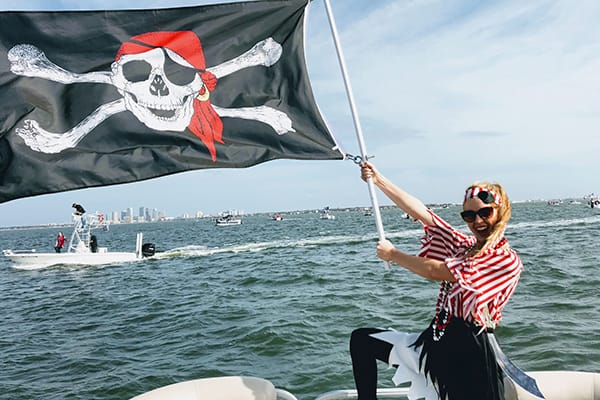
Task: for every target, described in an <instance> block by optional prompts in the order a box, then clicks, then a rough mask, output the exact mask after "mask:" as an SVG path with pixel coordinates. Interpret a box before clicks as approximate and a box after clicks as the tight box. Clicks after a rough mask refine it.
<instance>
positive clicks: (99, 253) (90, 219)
mask: <svg viewBox="0 0 600 400" xmlns="http://www.w3.org/2000/svg"><path fill="white" fill-rule="evenodd" d="M73 222H74V224H73V233H72V234H71V237H70V240H69V246H68V248H67V251H66V252H64V253H56V252H55V253H41V252H37V251H35V250H2V254H3V255H4V256H5V257H7V258H9V259H10V260H11V261H12V262H13V263H15V264H16V265H17V267H18V268H23V269H38V268H43V267H49V266H51V265H59V264H67V265H68V264H78V265H102V264H113V263H121V262H129V261H135V260H140V259H142V258H144V257H151V256H153V255H154V252H155V247H154V244H153V243H145V244H142V233H141V232H139V233H138V234H137V238H136V245H135V252H131V253H128V252H109V251H108V249H107V248H106V247H98V240H97V236H96V235H95V234H92V232H93V231H94V230H98V229H102V230H105V231H106V230H108V227H109V224H108V222H107V221H106V220H105V219H104V216H103V215H102V214H99V213H96V214H83V215H78V214H73Z"/></svg>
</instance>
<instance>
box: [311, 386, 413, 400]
mask: <svg viewBox="0 0 600 400" xmlns="http://www.w3.org/2000/svg"><path fill="white" fill-rule="evenodd" d="M377 398H378V399H408V388H406V387H398V388H378V389H377ZM339 399H358V392H357V391H356V389H339V390H332V391H330V392H326V393H323V394H320V395H318V396H317V397H316V400H339Z"/></svg>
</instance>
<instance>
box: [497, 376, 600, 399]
mask: <svg viewBox="0 0 600 400" xmlns="http://www.w3.org/2000/svg"><path fill="white" fill-rule="evenodd" d="M528 374H529V375H531V376H532V377H534V378H535V379H536V381H537V384H538V387H539V388H540V391H541V392H542V393H543V394H544V397H545V398H546V400H600V374H596V373H592V372H577V371H538V372H528ZM504 386H505V398H506V400H536V399H539V398H538V397H536V396H534V395H532V394H530V393H528V392H526V391H525V390H523V389H522V388H520V387H518V386H516V385H514V384H513V383H512V382H508V381H505V385H504Z"/></svg>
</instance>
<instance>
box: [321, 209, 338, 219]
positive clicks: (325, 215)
mask: <svg viewBox="0 0 600 400" xmlns="http://www.w3.org/2000/svg"><path fill="white" fill-rule="evenodd" d="M319 218H320V219H335V215H333V214H331V213H330V212H329V207H325V208H324V209H322V210H321V215H320V216H319Z"/></svg>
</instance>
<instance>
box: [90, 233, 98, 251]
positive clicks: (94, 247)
mask: <svg viewBox="0 0 600 400" xmlns="http://www.w3.org/2000/svg"><path fill="white" fill-rule="evenodd" d="M90 251H91V252H92V253H97V252H98V238H97V237H96V235H92V236H90Z"/></svg>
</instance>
